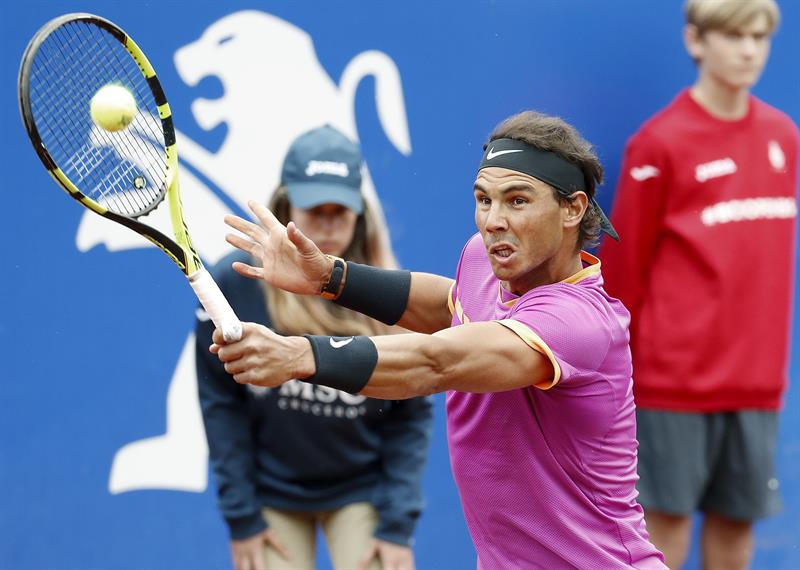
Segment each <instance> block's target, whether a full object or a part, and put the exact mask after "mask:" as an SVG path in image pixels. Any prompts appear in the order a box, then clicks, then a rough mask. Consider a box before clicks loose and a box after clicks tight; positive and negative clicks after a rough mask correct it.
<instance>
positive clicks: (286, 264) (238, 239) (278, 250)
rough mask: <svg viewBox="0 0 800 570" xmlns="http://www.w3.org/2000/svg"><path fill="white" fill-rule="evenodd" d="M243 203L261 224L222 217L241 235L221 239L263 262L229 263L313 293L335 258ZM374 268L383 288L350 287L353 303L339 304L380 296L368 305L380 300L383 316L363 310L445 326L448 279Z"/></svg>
mask: <svg viewBox="0 0 800 570" xmlns="http://www.w3.org/2000/svg"><path fill="white" fill-rule="evenodd" d="M248 205H249V206H250V209H251V210H252V212H253V213H254V214H255V215H256V217H257V218H258V220H259V222H260V224H254V223H253V222H249V221H247V220H244V219H242V218H240V217H238V216H226V217H225V223H227V224H228V225H229V226H231V227H232V228H234V229H235V230H238V231H239V232H241V234H243V235H239V234H228V235H227V236H226V240H227V241H228V243H230V244H231V245H233V246H234V247H237V248H239V249H240V250H242V251H244V252H246V253H249V254H250V255H251V256H252V257H254V258H256V259H260V260H261V263H262V266H261V267H254V266H252V265H248V264H246V263H241V262H236V263H234V264H233V268H234V269H235V270H236V271H238V272H239V273H241V274H242V275H244V276H245V277H250V278H252V279H263V280H264V281H266V282H267V283H269V284H270V285H272V286H273V287H277V288H280V289H284V290H285V291H290V292H292V293H297V294H300V295H318V294H319V293H320V291H321V289H322V286H323V285H324V284H325V283H327V282H328V280H329V279H330V277H331V274H332V272H333V269H334V261H333V260H331V258H329V257H328V256H326V255H324V254H323V253H322V252H321V251H320V250H319V248H318V247H317V246H316V245H315V244H314V242H313V241H311V240H310V239H308V238H307V237H306V236H305V235H303V233H302V232H301V231H300V229H299V228H298V227H297V226H296V225H295V224H294V222H289V223H288V224H287V225H286V226H284V225H283V224H281V223H280V222H279V221H278V219H277V218H275V216H274V214H273V213H272V212H271V211H270V210H269V209H268V208H266V207H265V206H263V205H261V204H259V203H258V202H255V201H251V202H249V204H248ZM245 236H246V237H245ZM357 270H360V271H362V272H363V271H367V272H369V271H370V269H368V268H366V266H360V269H358V268H356V267H355V264H353V265H352V266H351V267H349V268H348V272H352V273H355V271H357ZM374 271H377V272H379V274H380V277H381V279H382V280H383V281H381V283H382V284H384V283H386V284H388V287H385V286H381V287H377V288H371V289H363V288H362V289H358V290H352V289H351V290H350V293H349V294H350V296H351V297H352V299H353V300H354V301H355V305H353V304H348V303H346V302H344V297H343V298H342V299H341V301H342V304H343V305H344V306H346V307H348V308H350V309H353V310H356V311H359V310H360V306H359V303H360V302H359V298H368V297H370V296H373V295H374V296H381V299H380V301H381V302H379V303H375V302H373V303H372V304H373V305H374V304H381V303H382V304H383V305H384V308H385V309H386V310H385V318H383V317H382V316H380V315H375V314H370V313H367V314H369V316H371V317H373V318H377V319H378V320H382V321H383V322H386V323H387V324H392V325H394V324H397V325H400V326H401V327H403V328H406V329H408V330H411V331H414V332H421V333H434V332H436V331H439V330H442V329H444V328H447V327H448V326H450V321H451V318H452V315H451V312H450V309H449V303H448V299H449V295H450V288H451V287H452V285H453V280H452V279H448V278H446V277H442V276H439V275H432V274H430V273H411V274H410V283H408V278H409V274H408V273H407V272H400V271H397V272H391V271H389V270H377V269H376V270H374ZM346 279H347V276H346V277H345V280H346ZM404 280H405V281H404ZM345 284H346V282H345ZM392 290H395V293H394V294H392V293H388V294H387V292H389V291H392ZM398 290H402V291H401V292H400V294H397V292H396V291H398ZM406 291H407V293H406ZM368 301H369V299H368ZM373 301H374V300H373ZM361 312H365V311H363V310H361Z"/></svg>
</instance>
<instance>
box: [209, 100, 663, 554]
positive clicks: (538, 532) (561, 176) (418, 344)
mask: <svg viewBox="0 0 800 570" xmlns="http://www.w3.org/2000/svg"><path fill="white" fill-rule="evenodd" d="M602 173H603V169H602V166H601V165H600V162H599V160H598V158H597V156H596V155H595V153H594V151H593V150H592V147H591V146H590V145H589V143H587V142H586V141H585V140H583V139H582V138H581V136H580V135H579V134H578V133H577V131H576V130H575V129H574V128H573V127H571V126H570V125H568V124H566V123H565V122H564V121H562V120H561V119H558V118H555V117H549V116H545V115H541V114H538V113H534V112H525V113H521V114H519V115H516V116H513V117H510V118H509V119H507V120H506V121H504V122H503V123H501V124H500V125H499V126H498V127H497V128H496V129H495V131H494V132H493V133H492V135H491V137H490V140H489V142H488V143H487V144H486V146H485V151H484V154H483V158H482V160H481V163H480V166H479V169H478V173H477V177H476V180H475V186H474V199H475V222H476V224H477V226H478V230H479V233H478V234H476V235H475V236H473V237H472V238H471V239H470V240H469V241H468V242H467V244H466V246H465V247H464V250H463V252H462V254H461V260H460V262H459V264H458V268H457V270H456V279H455V281H453V280H451V279H448V278H445V277H440V276H436V275H430V274H424V273H410V272H407V271H399V270H386V269H377V268H372V267H368V266H365V265H360V264H356V263H351V262H344V261H342V260H340V259H336V258H332V257H330V256H326V255H323V254H322V252H320V250H319V249H318V248H317V247H316V246H315V245H314V243H313V242H311V240H309V239H308V238H307V237H305V236H304V235H303V234H302V232H300V231H299V230H298V228H297V227H296V226H295V225H294V224H293V223H289V224H288V225H287V226H283V225H282V224H280V223H279V222H278V221H277V219H275V217H274V216H273V215H272V214H271V213H270V212H269V211H268V210H267V209H266V208H264V207H263V206H261V205H259V204H256V203H251V204H250V208H251V209H252V210H253V212H254V213H255V215H256V216H257V217H258V219H259V221H260V222H261V225H256V224H253V223H251V222H248V221H245V220H243V219H241V218H238V217H235V216H230V217H228V218H226V222H227V223H228V224H229V225H230V226H231V227H233V228H235V229H237V230H239V231H240V232H242V233H243V234H245V235H246V236H247V237H243V236H242V235H229V236H228V241H229V242H230V243H231V244H232V245H234V246H236V247H238V248H240V249H242V250H243V251H245V252H247V253H250V254H251V255H252V256H254V257H256V258H258V259H261V260H262V264H263V267H254V266H251V265H247V264H243V263H236V264H234V269H235V270H237V271H238V272H240V273H241V274H243V275H245V276H248V277H252V278H255V279H264V280H265V281H267V282H268V283H270V284H271V285H273V286H275V287H279V288H283V289H286V290H290V291H293V292H295V293H299V294H308V295H322V296H323V297H327V298H330V299H332V300H334V302H336V303H339V304H341V305H343V306H346V307H349V308H351V309H355V310H357V311H359V312H362V313H364V314H367V315H369V316H372V317H373V318H376V319H378V320H381V321H383V322H385V323H398V324H399V325H400V326H403V327H405V328H407V329H410V330H412V331H415V333H416V334H405V335H396V336H377V337H371V338H370V337H367V336H354V337H327V336H311V335H307V336H305V337H281V336H278V335H276V334H274V333H273V332H271V331H270V330H269V329H267V328H266V327H263V326H261V325H257V324H252V323H247V324H245V326H244V330H245V332H244V336H243V338H242V340H241V341H239V342H236V343H233V344H229V345H223V339H222V335H221V333H220V331H215V333H214V337H213V338H214V343H215V344H213V345H212V346H211V347H210V350H211V352H212V353H216V354H217V356H218V357H219V358H220V360H222V361H223V362H224V363H225V369H226V370H227V371H228V372H229V373H230V374H232V375H233V377H234V379H235V380H236V381H237V382H240V383H252V384H257V385H262V386H277V385H279V384H281V383H283V382H284V381H286V380H288V379H290V378H302V379H305V380H306V381H307V382H312V383H317V384H321V385H324V386H330V387H334V388H337V389H341V390H345V391H348V392H353V393H360V394H363V395H365V396H371V397H375V398H387V399H397V398H408V397H411V396H415V395H420V394H431V393H434V392H443V391H447V392H448V393H447V414H448V437H449V442H450V453H451V461H452V466H453V472H454V475H455V478H456V483H457V484H458V487H459V491H460V493H461V499H462V503H463V506H464V513H465V515H466V519H467V524H468V526H469V529H470V533H471V535H472V539H473V541H474V544H475V547H476V550H477V553H478V567H479V568H486V569H488V568H534V567H536V568H542V567H546V568H566V567H578V568H588V567H593V568H595V567H596V568H604V569H609V568H631V567H635V568H664V565H663V562H662V561H663V558H662V556H661V554H660V553H659V552H658V551H657V550H656V548H655V547H654V546H653V545H652V544H650V542H649V541H648V535H647V531H646V530H645V523H644V518H643V513H642V509H641V507H640V506H639V505H638V504H637V502H636V490H635V482H636V439H635V431H636V424H635V411H634V402H633V394H632V390H631V387H632V386H631V384H632V382H631V355H630V350H629V347H628V323H629V315H628V312H627V311H626V309H625V308H624V307H623V305H622V304H621V303H620V302H619V301H617V300H616V299H613V298H611V297H609V296H608V295H607V294H606V293H605V291H604V290H603V287H602V285H603V280H602V275H601V272H600V261H599V260H598V259H597V258H595V257H593V256H591V255H589V254H588V253H585V252H583V251H581V247H582V246H583V245H584V244H588V243H592V242H593V241H595V240H596V238H597V236H598V234H599V232H600V231H601V230H603V231H606V232H607V233H609V234H612V235H614V234H615V232H614V230H613V228H612V227H611V225H610V223H609V222H608V220H607V219H606V217H605V215H604V214H603V213H602V211H601V210H600V208H599V207H598V206H597V204H596V203H595V201H594V194H595V188H596V186H597V184H599V183H600V182H601V180H602ZM343 371H347V372H346V373H343Z"/></svg>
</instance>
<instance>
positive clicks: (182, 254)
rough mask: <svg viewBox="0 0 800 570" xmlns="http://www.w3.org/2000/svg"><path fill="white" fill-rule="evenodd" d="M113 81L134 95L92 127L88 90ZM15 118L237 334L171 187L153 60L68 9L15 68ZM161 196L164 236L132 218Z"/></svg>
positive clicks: (60, 177) (50, 160)
mask: <svg viewBox="0 0 800 570" xmlns="http://www.w3.org/2000/svg"><path fill="white" fill-rule="evenodd" d="M109 84H112V85H120V86H122V87H124V88H126V89H127V90H128V91H129V92H130V93H131V94H132V95H133V98H134V99H135V101H136V112H135V115H134V116H133V119H132V121H131V122H130V124H129V125H128V126H127V128H123V129H122V130H117V131H110V130H105V129H103V128H100V127H99V126H97V125H96V124H95V123H94V121H93V120H92V118H91V116H90V111H89V110H90V102H91V99H92V97H93V96H94V95H95V94H96V93H97V92H98V91H99V90H100V89H101V88H103V87H104V86H107V85H109ZM18 87H19V105H20V114H21V115H22V122H23V123H24V124H25V128H26V130H27V131H28V136H29V137H30V140H31V143H33V148H34V149H35V150H36V154H37V155H38V156H39V158H40V159H41V161H42V163H43V164H44V166H45V168H46V169H47V171H48V172H49V173H50V175H51V176H52V177H53V178H54V179H55V181H56V182H57V183H58V184H59V186H61V188H63V189H64V190H66V191H67V193H68V194H69V195H70V196H72V197H73V198H74V199H75V200H77V201H78V202H79V203H80V204H82V205H83V206H85V207H86V208H88V209H90V210H91V211H92V212H94V213H96V214H99V215H101V216H103V217H104V218H108V219H109V220H113V221H114V222H117V223H119V224H122V225H123V226H125V227H128V228H130V229H132V230H133V231H135V232H137V233H139V234H141V235H142V236H144V237H145V238H147V239H148V240H150V241H151V242H152V243H154V244H155V245H156V246H158V247H159V248H160V249H161V250H162V251H163V252H164V253H166V254H167V256H169V258H170V259H172V261H174V262H175V264H176V265H177V266H178V267H179V268H180V270H181V271H183V273H184V274H186V277H188V279H189V283H190V284H191V286H192V289H194V291H195V293H196V294H197V297H198V299H199V300H200V303H201V304H202V305H203V307H204V308H205V310H206V312H207V313H208V315H209V317H211V320H212V321H213V322H214V325H215V326H216V327H217V328H219V329H221V330H222V331H223V334H224V336H225V339H226V340H228V341H235V340H238V339H239V338H241V334H242V325H241V323H240V322H239V319H238V318H237V317H236V315H235V314H234V312H233V309H231V306H230V304H228V301H227V300H226V299H225V297H224V296H223V294H222V292H221V291H220V289H219V287H218V286H217V284H216V283H215V282H214V280H213V278H212V277H211V275H210V274H209V273H208V271H207V270H206V269H205V268H204V267H203V264H202V262H201V261H200V257H199V256H198V255H197V252H196V251H195V248H194V246H193V245H192V240H191V238H190V237H189V231H188V229H187V227H186V222H185V221H184V219H183V208H182V206H181V198H180V193H179V189H178V151H177V147H176V145H175V128H174V126H173V124H172V113H171V111H170V108H169V104H168V103H167V98H166V96H165V95H164V90H163V89H162V88H161V84H160V83H159V81H158V78H157V77H156V73H155V71H154V70H153V67H152V65H150V62H149V61H148V60H147V57H145V55H144V53H142V50H141V49H140V48H139V46H137V45H136V43H135V42H134V41H133V40H132V39H131V38H130V37H129V36H128V35H127V34H126V33H125V32H123V31H122V30H121V29H120V28H119V27H117V26H116V25H114V24H113V23H111V22H109V21H108V20H105V19H103V18H100V17H98V16H94V15H92V14H66V15H64V16H60V17H58V18H55V19H53V20H51V21H50V22H48V23H47V24H45V25H44V26H43V27H42V28H41V29H40V30H39V31H38V32H37V33H36V35H35V36H34V37H33V39H31V41H30V43H29V44H28V47H27V48H26V50H25V53H24V55H23V57H22V63H21V64H20V71H19V84H18ZM164 198H166V199H167V201H168V203H169V210H170V218H171V221H172V231H173V233H174V235H175V239H174V240H173V239H171V238H169V237H167V236H166V235H165V234H164V233H162V232H160V231H159V230H157V229H156V228H154V227H151V226H149V225H147V224H145V223H143V222H142V221H141V220H139V219H138V218H141V217H142V216H145V215H146V214H148V213H149V212H151V211H152V210H153V209H155V208H156V207H157V206H158V205H159V204H160V203H161V202H162V201H163V200H164Z"/></svg>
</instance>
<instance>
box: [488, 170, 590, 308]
mask: <svg viewBox="0 0 800 570" xmlns="http://www.w3.org/2000/svg"><path fill="white" fill-rule="evenodd" d="M582 214H583V211H581V212H580V216H582ZM574 218H575V212H574V208H572V207H570V206H566V205H561V204H559V202H558V200H556V198H555V196H554V195H553V189H552V188H551V187H550V186H549V185H548V184H545V183H544V182H542V181H541V180H537V179H536V178H533V177H532V176H528V175H527V174H522V173H520V172H515V171H513V170H508V169H506V168H497V167H492V168H484V169H482V170H481V171H480V172H479V173H478V177H477V179H476V180H475V223H476V224H477V226H478V229H479V230H480V232H481V236H483V243H484V245H485V246H486V251H487V253H488V255H489V261H490V262H491V264H492V270H493V271H494V274H495V275H496V276H497V278H498V279H500V280H501V281H503V282H505V283H506V284H507V288H508V289H509V290H510V291H512V292H514V293H517V294H522V293H525V292H526V291H529V290H530V289H532V288H534V287H537V286H539V285H544V284H546V283H555V282H557V281H560V280H562V279H565V278H566V277H568V276H569V275H570V274H571V272H570V273H568V274H567V275H563V271H564V260H565V259H568V258H569V254H570V253H571V254H572V257H574V248H575V241H574V240H575V237H574V236H575V232H571V233H568V232H567V231H566V230H567V228H570V227H572V228H575V227H576V226H577V224H579V223H580V217H578V218H577V220H575V219H574ZM567 241H569V242H570V243H567ZM565 253H566V255H565Z"/></svg>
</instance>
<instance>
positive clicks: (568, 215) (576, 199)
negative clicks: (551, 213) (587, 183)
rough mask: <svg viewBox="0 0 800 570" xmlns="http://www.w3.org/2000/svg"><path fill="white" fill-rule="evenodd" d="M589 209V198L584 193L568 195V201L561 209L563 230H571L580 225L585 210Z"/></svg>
mask: <svg viewBox="0 0 800 570" xmlns="http://www.w3.org/2000/svg"><path fill="white" fill-rule="evenodd" d="M588 207H589V197H588V196H587V195H586V192H575V193H574V194H572V195H570V199H569V200H568V201H567V202H565V204H564V206H563V208H562V210H561V211H562V214H563V218H562V219H563V221H564V227H565V228H573V227H575V226H577V225H579V224H580V223H581V220H582V219H583V214H584V213H585V212H586V208H588Z"/></svg>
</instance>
